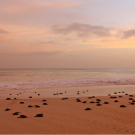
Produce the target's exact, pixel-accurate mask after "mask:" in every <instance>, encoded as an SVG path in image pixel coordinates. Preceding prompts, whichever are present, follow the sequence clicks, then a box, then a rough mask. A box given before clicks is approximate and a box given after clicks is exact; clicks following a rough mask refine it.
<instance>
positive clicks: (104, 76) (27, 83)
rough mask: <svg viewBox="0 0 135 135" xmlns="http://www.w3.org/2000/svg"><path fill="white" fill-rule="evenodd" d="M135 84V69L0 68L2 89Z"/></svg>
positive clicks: (0, 88) (0, 86)
mask: <svg viewBox="0 0 135 135" xmlns="http://www.w3.org/2000/svg"><path fill="white" fill-rule="evenodd" d="M108 85H135V69H0V90H20V89H23V90H25V89H44V88H63V87H65V88H66V87H86V86H108Z"/></svg>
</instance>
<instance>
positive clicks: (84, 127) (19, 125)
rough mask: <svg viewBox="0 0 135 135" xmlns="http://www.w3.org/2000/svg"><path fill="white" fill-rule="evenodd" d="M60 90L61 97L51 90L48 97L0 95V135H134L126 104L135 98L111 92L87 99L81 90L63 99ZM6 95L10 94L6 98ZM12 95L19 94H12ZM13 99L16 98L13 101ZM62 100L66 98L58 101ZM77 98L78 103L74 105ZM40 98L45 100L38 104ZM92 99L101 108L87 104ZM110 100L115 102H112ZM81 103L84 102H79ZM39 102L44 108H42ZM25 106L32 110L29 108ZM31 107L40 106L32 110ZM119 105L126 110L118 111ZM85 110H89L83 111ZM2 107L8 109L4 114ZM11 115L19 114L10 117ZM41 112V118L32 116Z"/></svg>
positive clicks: (132, 110) (132, 109)
mask: <svg viewBox="0 0 135 135" xmlns="http://www.w3.org/2000/svg"><path fill="white" fill-rule="evenodd" d="M64 91H65V89H64ZM64 91H63V94H58V95H53V92H54V91H52V95H53V96H52V97H46V96H45V95H44V96H42V95H43V93H40V96H38V95H37V94H38V92H37V93H35V90H30V91H26V90H25V92H24V90H20V91H2V92H0V94H1V95H3V99H2V98H1V99H0V107H1V109H0V127H1V128H0V134H135V128H134V125H135V115H134V114H135V105H131V104H130V103H129V102H132V100H129V98H134V99H135V95H133V97H130V96H129V95H125V93H118V94H114V93H111V95H112V94H113V95H112V96H116V97H117V98H110V96H107V95H106V96H95V98H90V99H89V98H88V97H89V96H90V93H89V92H86V90H85V94H86V93H87V95H88V96H86V95H85V96H83V91H80V94H76V97H75V96H74V97H72V96H67V95H68V94H67V93H68V92H67V93H64ZM40 92H41V91H40ZM117 92H119V91H117ZM120 92H122V91H121V90H120ZM10 93H11V94H12V95H9V94H10ZM16 93H21V94H19V95H16ZM76 93H77V92H76ZM126 93H127V92H126ZM32 94H33V95H34V94H35V96H33V95H32ZM108 94H109V93H108ZM130 94H131V93H130ZM24 95H25V96H24ZM119 95H121V96H122V97H119ZM29 96H32V98H29ZM91 96H94V95H91ZM15 97H16V98H17V99H14V98H15ZM24 97H25V98H24ZM65 97H67V98H68V99H65V100H61V99H62V98H65ZM6 98H11V100H5V99H6ZM77 98H79V99H80V100H81V102H76V99H77ZM43 99H45V100H47V101H42V100H43ZM96 99H101V101H100V104H101V106H97V103H90V102H91V101H94V102H96V101H97V100H96ZM114 100H118V101H119V102H114ZM83 101H86V103H82V102H83ZM20 102H24V104H20ZM104 102H109V104H104ZM43 103H47V104H48V105H43ZM29 105H31V106H33V107H30V108H29V107H28V106H29ZM34 105H39V106H40V107H39V108H36V107H35V106H34ZM120 105H125V106H126V107H123V108H122V107H120ZM87 107H89V108H91V110H85V109H86V108H87ZM6 108H9V109H11V110H9V111H4V110H5V109H6ZM14 112H20V113H19V115H12V114H13V113H14ZM41 113H42V114H43V117H34V116H36V114H41ZM20 115H26V116H27V118H18V117H19V116H20Z"/></svg>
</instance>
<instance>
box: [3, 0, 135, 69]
mask: <svg viewBox="0 0 135 135" xmlns="http://www.w3.org/2000/svg"><path fill="white" fill-rule="evenodd" d="M134 6H135V0H0V68H135V63H134V59H135V8H134Z"/></svg>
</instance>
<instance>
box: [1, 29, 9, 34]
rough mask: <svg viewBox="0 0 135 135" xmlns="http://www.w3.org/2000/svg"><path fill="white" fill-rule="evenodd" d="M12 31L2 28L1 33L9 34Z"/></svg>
mask: <svg viewBox="0 0 135 135" xmlns="http://www.w3.org/2000/svg"><path fill="white" fill-rule="evenodd" d="M9 33H10V32H8V31H6V30H4V29H1V28H0V34H9Z"/></svg>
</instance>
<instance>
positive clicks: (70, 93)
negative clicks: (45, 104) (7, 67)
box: [0, 85, 135, 99]
mask: <svg viewBox="0 0 135 135" xmlns="http://www.w3.org/2000/svg"><path fill="white" fill-rule="evenodd" d="M87 90H88V92H87ZM77 91H79V94H77ZM119 91H121V92H122V91H125V92H128V93H131V94H135V85H117V86H116V85H111V86H88V87H66V88H46V89H28V90H1V91H0V99H5V98H6V97H7V96H8V97H11V98H17V97H18V98H29V96H33V97H34V98H36V97H37V98H40V97H48V98H56V97H58V98H59V97H63V96H67V97H86V96H107V95H108V94H111V95H113V94H114V92H119ZM35 92H36V93H37V94H40V96H37V94H35ZM65 92H66V93H65ZM19 93H21V94H19ZM55 93H58V95H53V94H55ZM59 93H63V94H59ZM9 94H12V95H9ZM17 94H18V95H17Z"/></svg>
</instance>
